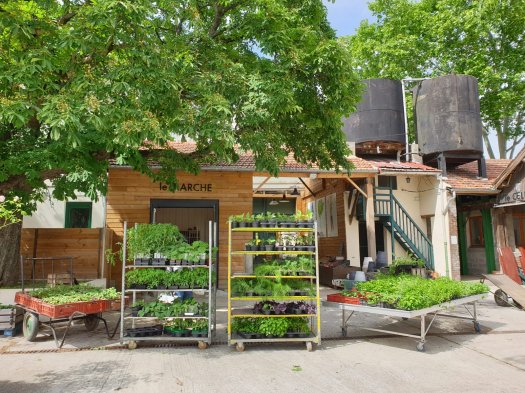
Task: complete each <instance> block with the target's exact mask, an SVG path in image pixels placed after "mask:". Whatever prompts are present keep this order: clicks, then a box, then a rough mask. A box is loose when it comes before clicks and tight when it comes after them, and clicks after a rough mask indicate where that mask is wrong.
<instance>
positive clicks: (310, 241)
mask: <svg viewBox="0 0 525 393" xmlns="http://www.w3.org/2000/svg"><path fill="white" fill-rule="evenodd" d="M303 243H304V246H305V250H306V251H314V250H315V244H314V243H315V239H314V236H313V235H305V236H303Z"/></svg>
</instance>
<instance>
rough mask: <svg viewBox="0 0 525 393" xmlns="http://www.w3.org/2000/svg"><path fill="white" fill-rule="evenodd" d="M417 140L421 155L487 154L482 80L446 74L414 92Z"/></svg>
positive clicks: (424, 83) (424, 84) (427, 82)
mask: <svg viewBox="0 0 525 393" xmlns="http://www.w3.org/2000/svg"><path fill="white" fill-rule="evenodd" d="M413 94H414V106H415V117H416V129H417V132H416V133H417V141H418V144H419V148H420V151H421V153H422V154H423V155H424V156H425V155H436V154H439V153H457V154H461V153H481V154H482V153H483V140H482V129H481V116H480V111H479V92H478V81H477V79H476V78H474V77H472V76H469V75H446V76H442V77H438V78H433V79H428V80H424V81H422V82H420V83H419V84H418V86H416V87H415V88H414V89H413Z"/></svg>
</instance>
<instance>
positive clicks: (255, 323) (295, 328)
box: [232, 317, 310, 337]
mask: <svg viewBox="0 0 525 393" xmlns="http://www.w3.org/2000/svg"><path fill="white" fill-rule="evenodd" d="M309 331H310V327H309V325H308V318H305V317H298V318H286V317H284V318H281V317H280V318H272V317H268V318H234V319H233V321H232V332H233V333H261V334H263V335H265V336H276V337H282V336H284V335H285V334H286V333H287V332H293V333H308V332H309Z"/></svg>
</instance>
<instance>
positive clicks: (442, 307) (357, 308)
mask: <svg viewBox="0 0 525 393" xmlns="http://www.w3.org/2000/svg"><path fill="white" fill-rule="evenodd" d="M484 297H486V294H480V295H473V296H468V297H464V298H461V299H455V300H452V301H450V302H446V303H441V304H438V305H435V306H432V307H427V308H423V309H421V310H413V311H406V310H398V309H394V308H384V307H372V306H362V305H357V304H346V303H336V302H328V301H323V302H322V305H323V306H324V307H328V308H338V309H340V310H342V320H341V322H342V324H341V329H342V333H343V335H344V336H346V335H347V332H348V327H349V326H350V324H349V323H348V321H349V320H350V318H351V317H352V316H353V315H354V314H355V313H360V312H362V313H367V314H376V315H383V316H389V317H399V318H402V319H411V318H418V317H419V318H420V320H421V330H420V334H419V335H416V334H409V333H401V332H396V331H392V330H384V329H375V328H367V327H361V328H362V329H365V330H370V331H374V332H380V333H388V334H392V335H396V336H404V337H411V338H416V339H418V340H419V342H418V343H417V346H416V348H417V350H418V351H424V350H425V343H426V335H427V333H428V331H429V330H430V327H431V326H432V324H433V323H434V321H435V320H436V317H438V316H440V317H449V318H458V319H466V320H470V321H472V322H473V323H474V330H475V331H476V332H477V333H479V332H480V326H479V322H478V320H477V313H476V302H477V301H479V300H481V299H483V298H484ZM469 304H470V305H472V311H471V310H470V309H469V308H468V307H467V305H469ZM457 306H463V307H464V308H465V309H466V310H467V312H468V313H469V315H470V317H467V316H461V315H452V314H449V313H446V314H444V313H442V312H445V311H448V312H451V311H454V310H450V309H454V308H455V307H457ZM347 312H350V314H348V315H347ZM427 315H431V316H432V319H431V320H430V323H428V324H427V322H426V316H427Z"/></svg>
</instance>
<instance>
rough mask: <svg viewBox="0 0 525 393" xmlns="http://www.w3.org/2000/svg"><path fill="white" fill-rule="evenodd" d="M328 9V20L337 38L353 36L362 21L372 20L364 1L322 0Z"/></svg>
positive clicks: (366, 2)
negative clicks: (331, 0) (334, 0)
mask: <svg viewBox="0 0 525 393" xmlns="http://www.w3.org/2000/svg"><path fill="white" fill-rule="evenodd" d="M323 2H324V3H325V5H326V8H327V9H328V20H329V21H330V24H331V25H332V28H334V29H335V31H336V32H337V35H338V36H344V35H350V34H353V33H354V31H355V29H356V28H357V27H358V26H359V23H361V21H362V20H364V19H370V20H372V19H373V16H372V13H371V12H370V11H369V10H368V1H365V0H336V2H335V3H332V2H330V1H327V0H323Z"/></svg>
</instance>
